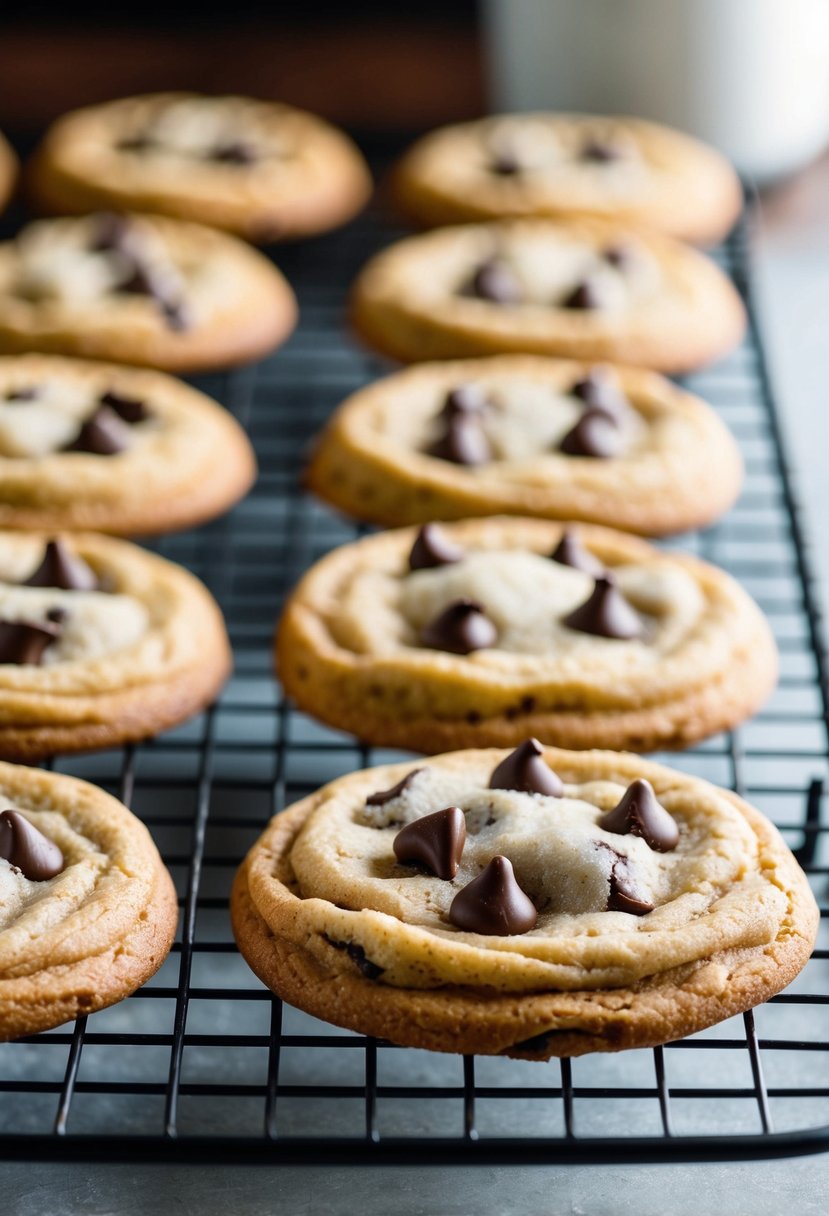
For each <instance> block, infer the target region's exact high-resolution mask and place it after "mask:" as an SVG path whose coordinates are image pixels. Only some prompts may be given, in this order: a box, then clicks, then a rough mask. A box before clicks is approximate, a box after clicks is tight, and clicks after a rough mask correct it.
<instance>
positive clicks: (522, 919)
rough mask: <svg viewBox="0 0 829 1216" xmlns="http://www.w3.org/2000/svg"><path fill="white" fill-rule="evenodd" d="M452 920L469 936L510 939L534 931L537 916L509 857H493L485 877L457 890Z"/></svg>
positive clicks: (452, 907) (451, 915)
mask: <svg viewBox="0 0 829 1216" xmlns="http://www.w3.org/2000/svg"><path fill="white" fill-rule="evenodd" d="M449 919H450V921H451V922H452V924H453V925H457V927H458V928H459V929H463V930H465V931H466V932H467V933H485V934H487V935H488V936H493V937H510V936H512V934H515V933H527V932H528V931H529V930H530V929H532V927H533V925H534V924H535V922H536V921H537V920H538V913H537V912H536V910H535V906H534V904H533V902H532V900H531V899H530V897H529V896H528V895H527V894H525V892H524V891H522V890H521V888H520V887H519V885H518V882H517V880H516V878H515V873H514V871H513V868H512V862H511V861H510V860H509V859H508V858H506V857H493V859H492V861H491V862H490V863H489V865H488V866H487V868H486V869H485V870H484V871H483V873H482V874H479V875H478V877H477V878H473V879H472V882H470V883H467V885H466V886H465V887H463V888H462V889H461V890H460V891H458V893H457V895H456V896H455V898H454V899H453V900H452V903H451V905H450V908H449Z"/></svg>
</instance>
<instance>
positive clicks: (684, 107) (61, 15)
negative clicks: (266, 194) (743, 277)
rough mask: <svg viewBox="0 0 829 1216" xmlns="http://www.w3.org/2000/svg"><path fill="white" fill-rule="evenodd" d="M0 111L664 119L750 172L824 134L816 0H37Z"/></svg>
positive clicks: (767, 173)
mask: <svg viewBox="0 0 829 1216" xmlns="http://www.w3.org/2000/svg"><path fill="white" fill-rule="evenodd" d="M0 31H2V37H0V123H2V125H4V126H5V127H6V128H7V129H10V130H11V131H12V132H14V133H16V134H17V135H18V136H19V137H22V138H24V139H25V138H26V137H27V136H28V137H31V136H32V135H34V134H36V133H37V132H38V131H39V130H41V129H42V128H43V127H44V126H45V125H46V124H47V123H48V122H50V121H51V120H52V119H53V118H55V117H56V116H57V115H59V114H61V113H63V112H64V111H65V110H67V109H70V108H72V107H73V106H77V105H83V104H87V103H90V102H96V101H103V100H106V99H108V98H112V97H117V96H124V95H127V94H131V93H140V92H149V91H154V90H158V89H167V88H185V89H195V90H198V91H202V92H207V93H210V92H233V91H238V92H244V93H249V94H251V95H253V96H257V97H263V98H274V99H277V98H278V99H281V100H284V101H287V102H292V103H293V104H295V105H299V106H304V107H307V108H308V109H311V110H315V111H318V112H319V113H322V114H324V115H326V116H327V117H329V118H331V119H333V120H334V121H336V122H339V123H342V124H343V125H344V126H347V127H350V128H352V129H356V130H357V131H360V132H364V133H366V134H379V133H384V132H394V133H396V134H401V133H403V132H415V131H420V130H424V129H426V128H428V127H430V126H435V125H438V124H440V123H446V122H454V121H459V120H462V119H464V118H472V117H474V116H476V115H478V114H480V113H482V112H483V111H485V110H486V109H487V108H490V109H531V108H533V107H538V108H550V109H571V110H574V109H585V110H593V111H595V112H599V113H601V112H611V113H612V112H628V113H631V114H637V115H639V116H641V117H652V118H657V119H660V120H661V121H664V122H667V123H669V124H672V125H674V126H677V127H680V128H681V129H683V130H687V131H690V132H692V133H693V134H696V135H699V136H701V137H702V138H704V139H707V140H709V141H710V142H712V143H714V144H716V145H717V146H719V147H720V148H721V149H722V150H723V151H724V152H726V153H727V154H728V155H729V156H730V157H731V158H732V160H734V161H735V162H736V164H737V167H738V168H739V169H740V170H741V171H742V172H743V173H745V174H750V175H752V176H753V177H755V178H756V179H758V180H760V181H762V182H764V183H765V182H769V181H772V180H775V179H778V178H780V177H781V176H783V175H785V174H787V173H790V172H792V171H793V170H796V169H798V168H800V167H801V166H802V165H803V164H805V163H806V162H807V161H808V160H810V159H811V158H812V157H814V156H815V155H816V154H817V153H818V152H820V151H821V150H822V149H823V148H824V147H825V145H826V143H827V140H829V3H827V0H477V2H476V0H452V2H451V3H446V2H445V0H443V2H441V0H396V3H394V4H389V3H388V2H385V3H384V2H382V0H350V2H349V3H348V4H342V3H339V4H338V3H335V2H332V0H328V2H327V3H325V2H323V0H305V2H304V3H301V4H300V3H297V4H279V3H272V4H268V5H265V4H260V3H255V2H254V3H251V2H250V0H248V2H247V3H245V2H244V0H242V2H239V3H234V4H233V5H227V6H225V7H224V8H219V7H211V6H207V5H204V4H199V5H197V4H195V3H194V2H193V0H184V2H183V3H179V4H176V5H174V6H173V5H169V4H165V3H162V2H161V0H145V2H144V3H138V2H137V0H127V2H126V3H120V4H118V5H113V4H111V3H110V4H106V3H90V2H89V0H77V2H76V3H73V4H72V5H71V6H68V5H66V4H65V3H62V2H61V0H47V2H45V3H39V2H35V3H32V4H28V5H25V6H21V7H20V8H19V9H16V10H15V11H12V9H11V7H10V6H6V7H5V12H4V14H3V15H2V17H0Z"/></svg>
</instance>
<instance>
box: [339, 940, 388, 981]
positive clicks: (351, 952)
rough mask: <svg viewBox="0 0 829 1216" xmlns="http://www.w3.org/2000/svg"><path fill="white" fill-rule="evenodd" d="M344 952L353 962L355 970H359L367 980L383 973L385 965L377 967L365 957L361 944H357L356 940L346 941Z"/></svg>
mask: <svg viewBox="0 0 829 1216" xmlns="http://www.w3.org/2000/svg"><path fill="white" fill-rule="evenodd" d="M345 952H346V954H347V955H348V957H349V958H350V959H351V960H352V962H354V964H355V965H356V967H357V970H358V971H360V972H361V973H362V974H363V975H364V976H365V977H366V979H367V980H376V979H379V977H380V976H381V975H382V974H383V972H384V971H385V967H378V966H377V964H376V963H373V962H372V961H371V959H370V958H366V952H365V950H364V949H363V947H362V946H358V945H357V943H356V942H348V943H347V944H346V947H345Z"/></svg>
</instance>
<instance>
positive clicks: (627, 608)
mask: <svg viewBox="0 0 829 1216" xmlns="http://www.w3.org/2000/svg"><path fill="white" fill-rule="evenodd" d="M563 624H565V625H567V627H568V628H569V629H575V630H577V631H578V632H579V633H591V634H593V635H594V636H595V637H600V638H621V639H624V638H638V637H640V636H641V634H642V621H641V620H640V618H639V616H638V615H637V613H636V612H635V611H634V609H633V608H632V607H631V605H630V604H629V603H628V602H627V600H626V599H625V597H624V596H623V595H622V593H621V591H620V590H619V588H618V587H617V586H616V581H615V579H614V578H613V576H612V575H611V574H609V573H608V574H603V575H601V576H600V577H599V578H597V579H596V585H595V587H594V588H593V590H592V591H591V593H590V596H589V598H588V599H586V600H585V601H584V603H583V604H580V605H579V607H578V608H576V609H575V610H574V611H573V612H571V613H570V614H569V615H568V616H566V617H564V620H563Z"/></svg>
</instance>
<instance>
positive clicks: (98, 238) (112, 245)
mask: <svg viewBox="0 0 829 1216" xmlns="http://www.w3.org/2000/svg"><path fill="white" fill-rule="evenodd" d="M133 232H134V225H133V224H131V223H130V221H129V219H128V218H127V216H125V215H119V214H118V213H116V212H114V211H104V212H102V213H101V214H100V215H96V216H95V217H94V229H93V233H92V237H91V239H90V242H89V248H90V249H91V250H93V252H95V253H110V252H112V251H114V250H117V251H118V252H122V251H123V250H124V248H125V246H126V245H127V244H128V242H129V239H130V237H131V236H132V233H133Z"/></svg>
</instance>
